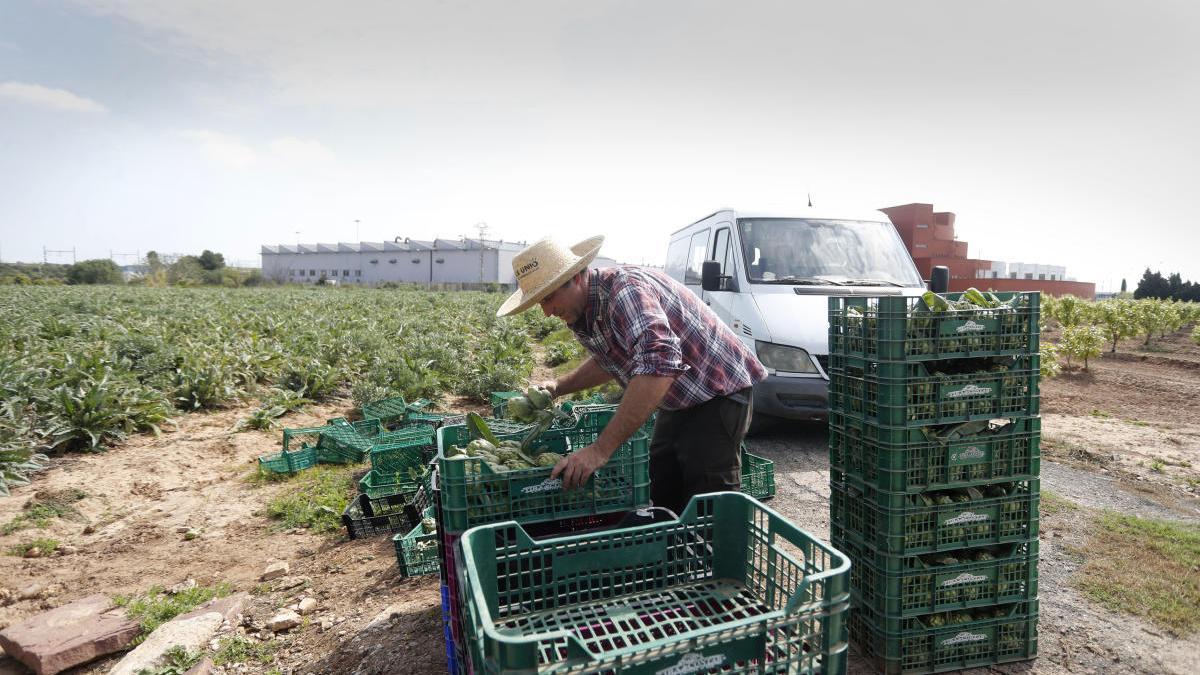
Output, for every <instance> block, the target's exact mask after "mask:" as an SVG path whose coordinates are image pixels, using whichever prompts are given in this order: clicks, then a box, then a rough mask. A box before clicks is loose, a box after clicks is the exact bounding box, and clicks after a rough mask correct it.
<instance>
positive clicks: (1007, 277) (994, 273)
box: [880, 204, 1096, 299]
mask: <svg viewBox="0 0 1200 675" xmlns="http://www.w3.org/2000/svg"><path fill="white" fill-rule="evenodd" d="M880 211H883V212H884V213H886V214H887V215H888V218H890V219H891V221H892V224H893V225H895V226H896V231H897V232H898V233H899V234H900V238H901V239H903V240H904V245H905V246H907V247H908V252H909V253H910V254H912V257H913V261H914V262H915V263H916V264H917V270H918V271H919V272H920V273H921V276H922V277H923V278H925V279H928V278H929V277H930V274H931V273H932V270H933V268H934V267H936V266H939V265H942V266H945V267H947V268H949V270H950V290H951V291H956V292H958V291H965V290H966V289H968V288H971V287H972V286H974V287H977V288H979V289H981V290H988V289H990V290H993V291H1041V292H1043V293H1045V294H1047V295H1056V296H1057V295H1068V294H1070V295H1074V296H1077V297H1081V298H1089V299H1090V298H1094V297H1095V295H1096V284H1094V283H1091V282H1082V281H1076V280H1074V279H1072V278H1070V277H1068V276H1067V269H1066V268H1065V267H1062V266H1060V265H1044V264H1040V263H1039V264H1034V263H1023V262H1012V263H1009V262H1001V261H994V260H981V259H977V258H970V257H968V255H967V242H965V241H959V240H958V239H956V238H955V236H954V214H953V213H950V212H949V211H940V212H935V211H934V210H933V205H932V204H905V205H903V206H891V207H888V208H883V209H880Z"/></svg>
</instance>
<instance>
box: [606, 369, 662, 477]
mask: <svg viewBox="0 0 1200 675" xmlns="http://www.w3.org/2000/svg"><path fill="white" fill-rule="evenodd" d="M674 383H675V378H673V377H657V376H654V375H638V376H636V377H634V378H633V379H632V380H630V381H629V386H627V387H626V388H625V395H624V396H623V397H622V398H621V405H620V407H618V408H617V412H616V414H615V415H613V418H612V421H610V422H609V423H608V425H607V426H605V427H604V431H602V432H601V433H600V437H599V438H597V439H596V445H597V446H598V447H599V448H600V450H601V451H602V452H604V454H605V456H606V457H611V456H612V454H613V453H614V452H616V451H617V448H619V447H620V446H621V444H622V443H624V442H625V441H626V440H628V439H629V437H630V436H632V435H633V433H634V432H635V431H637V430H638V429H639V428H641V426H642V425H643V424H645V422H646V420H647V419H649V418H650V413H652V412H654V410H655V409H656V408H658V404H659V403H661V402H662V400H663V397H664V396H666V395H667V391H668V390H669V389H670V388H671V385H672V384H674Z"/></svg>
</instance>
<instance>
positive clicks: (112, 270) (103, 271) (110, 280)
mask: <svg viewBox="0 0 1200 675" xmlns="http://www.w3.org/2000/svg"><path fill="white" fill-rule="evenodd" d="M121 281H122V279H121V268H120V267H117V264H116V263H115V262H113V261H111V260H109V259H108V258H97V259H95V260H84V261H82V262H77V263H75V264H74V265H71V267H70V269H68V270H67V283H69V284H119V283H121Z"/></svg>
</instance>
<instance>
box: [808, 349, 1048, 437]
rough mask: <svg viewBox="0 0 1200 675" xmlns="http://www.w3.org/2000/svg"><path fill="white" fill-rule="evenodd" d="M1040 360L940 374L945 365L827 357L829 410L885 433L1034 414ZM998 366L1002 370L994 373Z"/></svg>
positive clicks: (1005, 361) (1026, 359) (998, 363)
mask: <svg viewBox="0 0 1200 675" xmlns="http://www.w3.org/2000/svg"><path fill="white" fill-rule="evenodd" d="M1038 359H1039V357H1038V356H1036V355H1034V356H1022V357H1017V358H1015V359H1001V360H999V361H996V362H991V361H988V360H984V361H981V362H978V365H979V367H980V370H978V371H975V372H967V373H956V374H942V373H941V370H949V369H950V368H949V366H948V365H947V364H944V363H937V362H931V363H883V362H878V361H868V360H864V359H859V358H855V357H847V356H837V355H830V357H829V409H830V411H831V412H834V413H840V414H843V415H846V416H847V417H856V418H859V419H862V420H864V421H866V422H870V423H872V424H878V425H880V426H887V427H923V426H928V425H931V424H948V423H951V422H967V421H970V420H986V419H992V418H1000V417H1033V416H1035V415H1037V414H1038V409H1039V397H1038V380H1039V376H1040V371H1039V360H1038ZM1001 365H1003V366H1004V367H1005V369H1004V370H995V369H993V368H998V367H1000V366H1001Z"/></svg>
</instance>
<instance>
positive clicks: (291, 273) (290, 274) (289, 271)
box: [288, 270, 296, 277]
mask: <svg viewBox="0 0 1200 675" xmlns="http://www.w3.org/2000/svg"><path fill="white" fill-rule="evenodd" d="M288 276H289V277H294V276H296V270H288Z"/></svg>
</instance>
